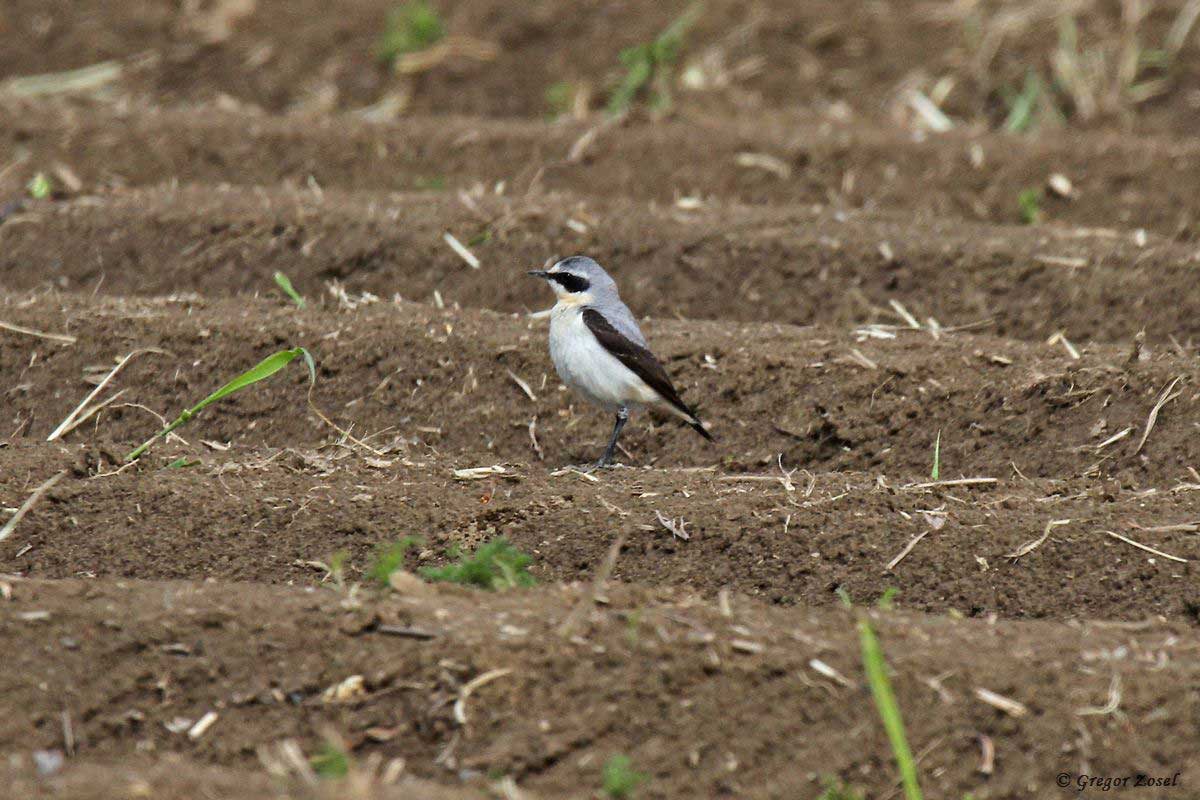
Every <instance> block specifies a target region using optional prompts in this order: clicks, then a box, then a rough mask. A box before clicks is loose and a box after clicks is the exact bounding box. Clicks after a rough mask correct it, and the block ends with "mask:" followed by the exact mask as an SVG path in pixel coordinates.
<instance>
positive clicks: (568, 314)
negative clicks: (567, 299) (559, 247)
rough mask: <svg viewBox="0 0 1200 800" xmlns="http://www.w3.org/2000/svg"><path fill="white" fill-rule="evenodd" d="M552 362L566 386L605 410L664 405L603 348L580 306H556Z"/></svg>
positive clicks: (654, 393)
mask: <svg viewBox="0 0 1200 800" xmlns="http://www.w3.org/2000/svg"><path fill="white" fill-rule="evenodd" d="M550 360H551V361H553V362H554V369H556V370H557V371H558V376H559V377H560V378H562V381H563V383H565V384H566V385H567V386H569V387H571V389H573V390H574V391H575V392H577V393H578V394H580V395H581V396H583V397H584V398H585V399H586V400H588V401H590V402H592V403H595V404H596V405H598V406H600V407H601V408H604V409H607V410H609V411H616V410H617V409H619V408H620V407H621V406H626V407H635V406H641V405H647V404H650V403H656V402H660V400H659V397H658V393H657V392H655V391H654V390H653V389H651V388H650V387H649V386H647V385H646V383H645V381H643V380H642V379H641V378H639V377H638V376H637V375H636V374H634V372H633V370H631V369H629V368H628V367H626V366H625V365H624V364H622V363H621V362H620V361H619V360H617V358H616V357H615V356H613V355H611V354H610V353H609V352H608V351H607V350H605V349H604V348H603V347H601V346H600V343H599V342H598V341H596V337H595V336H593V335H592V332H591V331H590V330H588V327H587V325H585V324H584V322H583V314H582V308H581V307H580V306H565V305H561V304H560V305H558V306H555V307H554V313H553V314H551V316H550Z"/></svg>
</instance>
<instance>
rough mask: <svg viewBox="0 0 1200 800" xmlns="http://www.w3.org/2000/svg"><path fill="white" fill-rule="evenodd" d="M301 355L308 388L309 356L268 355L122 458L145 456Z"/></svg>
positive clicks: (294, 352)
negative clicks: (214, 407)
mask: <svg viewBox="0 0 1200 800" xmlns="http://www.w3.org/2000/svg"><path fill="white" fill-rule="evenodd" d="M300 356H303V357H304V363H305V365H306V366H307V367H308V378H309V385H310V386H311V385H312V384H313V383H316V380H317V370H316V364H315V362H314V361H313V357H312V355H311V354H310V353H309V352H308V351H307V350H305V349H304V348H303V347H293V348H292V349H291V350H280V351H279V352H278V353H275V354H274V355H270V356H267V357H266V358H264V359H263V360H262V361H260V362H258V364H256V365H255V366H253V367H251V368H250V369H248V370H246V371H245V372H243V373H242V374H241V375H238V376H237V377H236V378H234V379H233V380H231V381H230V382H229V383H227V384H225V385H224V386H222V387H221V388H220V389H217V390H216V391H215V392H213V393H212V394H210V395H209V396H208V397H206V398H204V399H203V400H201V401H200V402H199V403H197V404H196V405H194V406H192V407H191V408H189V409H187V410H186V411H184V412H183V413H182V414H180V415H179V416H178V417H176V418H175V420H174V421H173V422H172V423H171V424H170V425H168V426H167V427H165V428H163V429H162V430H161V431H159V432H158V433H156V434H154V435H153V436H151V437H150V438H149V439H147V440H146V441H145V442H143V443H142V444H141V446H139V447H138V448H136V449H135V450H132V451H131V452H130V453H129V455H127V456H125V460H126V461H134V460H136V459H137V458H139V457H140V456H141V455H142V454H143V453H145V452H146V450H147V449H149V447H150V445H152V444H154V442H155V441H156V440H158V439H161V438H162V437H164V436H166V435H167V434H168V433H170V432H171V431H173V430H175V429H176V428H178V427H179V426H181V425H185V424H187V423H188V422H189V421H190V420H191V419H192V417H194V416H196V415H197V414H198V413H200V412H201V411H202V410H203V409H204V408H205V407H206V406H209V405H211V404H212V403H215V402H217V401H218V400H220V399H222V398H224V397H228V396H229V395H231V394H233V393H234V392H236V391H238V390H240V389H245V388H246V387H247V386H250V385H252V384H255V383H258V382H259V381H261V380H265V379H267V378H269V377H271V376H272V375H274V374H275V373H276V372H279V370H281V369H283V368H284V367H286V366H287V365H288V364H290V363H292V362H293V361H295V360H296V358H297V357H300Z"/></svg>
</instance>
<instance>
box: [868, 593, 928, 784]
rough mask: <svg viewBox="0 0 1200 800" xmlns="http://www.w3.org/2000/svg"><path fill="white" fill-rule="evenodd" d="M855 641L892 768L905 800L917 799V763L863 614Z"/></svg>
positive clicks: (877, 642) (897, 704)
mask: <svg viewBox="0 0 1200 800" xmlns="http://www.w3.org/2000/svg"><path fill="white" fill-rule="evenodd" d="M858 639H859V643H860V644H861V646H862V658H863V667H864V669H865V670H866V673H867V683H869V684H870V686H871V694H872V696H874V698H875V707H876V708H877V709H878V710H879V716H880V718H881V719H882V720H883V729H884V731H886V732H887V737H888V741H889V742H890V743H891V745H892V754H893V755H894V756H895V757H896V766H897V767H898V768H899V770H900V781H901V784H902V785H903V787H904V797H905V800H921V785H920V783H918V782H917V764H916V761H915V760H914V759H913V754H912V750H910V749H909V747H908V737H907V736H906V735H905V733H904V720H902V719H901V717H900V705H899V703H897V702H896V695H895V693H894V692H892V682H891V679H889V678H888V673H887V662H885V661H884V658H883V649H882V648H881V647H880V646H879V639H877V638H876V637H875V631H874V630H873V629H872V628H871V622H870V620H868V619H867V615H866V614H859V617H858Z"/></svg>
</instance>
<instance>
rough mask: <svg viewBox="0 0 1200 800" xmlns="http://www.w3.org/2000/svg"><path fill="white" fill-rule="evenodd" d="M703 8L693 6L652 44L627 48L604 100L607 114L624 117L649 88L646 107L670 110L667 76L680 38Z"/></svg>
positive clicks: (696, 4)
mask: <svg viewBox="0 0 1200 800" xmlns="http://www.w3.org/2000/svg"><path fill="white" fill-rule="evenodd" d="M703 10H704V6H703V5H702V4H700V3H694V4H693V5H691V6H689V7H688V9H687V10H686V11H684V12H683V13H682V14H681V15H679V17H678V18H677V19H676V20H675V21H674V22H672V23H671V24H670V25H668V26H667V27H666V29H665V30H663V32H662V33H660V34H659V35H658V36H657V37H655V39H654V41H652V42H647V43H645V44H639V45H634V46H633V47H627V48H625V49H624V50H622V51H621V54H620V60H621V64H622V66H624V67H625V75H624V76H623V77H622V78H621V82H620V83H619V84H618V85H617V88H616V89H615V90H614V91H613V93H612V95H611V96H610V97H609V99H608V110H609V113H611V114H613V115H614V116H617V115H620V114H624V113H625V112H626V111H628V110H629V109H630V107H632V106H633V101H634V100H636V99H637V98H638V96H639V95H640V94H642V92H643V89H645V88H646V87H647V86H651V87H652V92H651V95H650V106H651V107H652V108H654V109H656V110H666V109H669V108H670V107H671V92H670V73H671V69H672V67H674V66H675V62H676V61H677V60H678V59H679V54H680V52H681V51H682V50H683V40H684V36H686V35H687V32H688V30H689V29H690V28H691V27H692V26H693V25H694V24H695V23H696V20H697V19H698V18H699V17H700V13H701V12H702V11H703Z"/></svg>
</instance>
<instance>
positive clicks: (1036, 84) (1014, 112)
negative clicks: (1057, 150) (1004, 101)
mask: <svg viewBox="0 0 1200 800" xmlns="http://www.w3.org/2000/svg"><path fill="white" fill-rule="evenodd" d="M1041 96H1042V81H1041V78H1039V77H1038V75H1037V73H1036V72H1034V71H1033V70H1030V71H1029V72H1028V73H1027V74H1026V75H1025V88H1023V89H1022V90H1021V93H1020V94H1019V95H1017V96H1016V98H1015V99H1014V100H1013V101H1012V107H1011V109H1010V110H1009V112H1008V118H1007V119H1006V120H1005V121H1004V129H1005V130H1006V131H1008V132H1009V133H1024V132H1025V131H1027V130H1029V129H1030V127H1031V126H1032V125H1033V122H1034V114H1035V113H1036V112H1037V108H1038V100H1040V99H1041Z"/></svg>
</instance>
